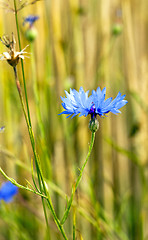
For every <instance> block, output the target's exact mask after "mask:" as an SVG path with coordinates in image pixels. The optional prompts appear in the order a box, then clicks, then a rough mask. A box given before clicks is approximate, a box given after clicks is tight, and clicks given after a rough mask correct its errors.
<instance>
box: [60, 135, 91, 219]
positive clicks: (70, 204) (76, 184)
mask: <svg viewBox="0 0 148 240" xmlns="http://www.w3.org/2000/svg"><path fill="white" fill-rule="evenodd" d="M94 140H95V132H92V135H91V143H90V146H89V151H88V154H87V157H86V160H85V162H84V164H83V166H82V167H81V169H80V174H79V176H78V178H77V181H76V182H75V184H74V186H73V188H72V193H71V197H70V199H69V201H68V205H67V208H66V211H65V213H64V215H63V218H62V220H61V224H64V222H65V221H66V219H67V217H68V215H69V212H70V209H71V206H72V202H73V198H74V194H75V192H76V190H77V188H78V185H79V183H80V181H81V178H82V174H83V171H84V168H85V166H86V164H87V161H88V159H89V156H90V154H91V152H92V149H93V145H94Z"/></svg>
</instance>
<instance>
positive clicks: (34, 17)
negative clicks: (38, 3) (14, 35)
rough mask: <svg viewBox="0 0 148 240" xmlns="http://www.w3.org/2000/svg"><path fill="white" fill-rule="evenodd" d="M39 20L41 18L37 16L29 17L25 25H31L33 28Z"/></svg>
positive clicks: (25, 20)
mask: <svg viewBox="0 0 148 240" xmlns="http://www.w3.org/2000/svg"><path fill="white" fill-rule="evenodd" d="M38 19H39V16H37V15H29V16H28V17H26V18H25V19H24V22H23V25H25V23H29V26H30V27H32V26H33V24H34V22H35V21H36V20H38Z"/></svg>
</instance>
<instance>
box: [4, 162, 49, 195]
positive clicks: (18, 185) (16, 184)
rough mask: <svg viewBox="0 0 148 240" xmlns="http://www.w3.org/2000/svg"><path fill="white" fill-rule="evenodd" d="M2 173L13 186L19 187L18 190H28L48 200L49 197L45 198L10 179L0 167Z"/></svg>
mask: <svg viewBox="0 0 148 240" xmlns="http://www.w3.org/2000/svg"><path fill="white" fill-rule="evenodd" d="M0 172H1V174H2V175H3V176H4V177H5V178H6V179H7V180H8V181H10V182H11V183H13V184H14V185H15V186H17V187H18V188H21V189H24V190H27V191H29V192H33V193H35V194H36V195H39V196H41V197H43V198H46V199H47V196H45V195H43V194H41V193H39V192H36V191H35V190H33V189H30V188H29V187H25V186H23V185H21V184H19V183H17V182H16V181H15V180H14V179H13V178H10V177H8V176H7V174H6V173H5V172H4V171H3V170H2V168H1V167H0ZM30 185H31V184H30Z"/></svg>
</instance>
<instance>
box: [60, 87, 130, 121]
mask: <svg viewBox="0 0 148 240" xmlns="http://www.w3.org/2000/svg"><path fill="white" fill-rule="evenodd" d="M88 93H89V91H87V92H84V90H83V88H82V87H80V90H79V92H78V91H76V90H75V89H70V93H68V92H67V91H65V94H66V97H61V99H62V101H63V102H62V106H63V108H64V109H65V110H64V111H63V112H62V113H60V114H59V115H61V114H67V115H68V116H67V117H70V116H71V117H72V118H73V117H75V116H76V115H78V114H80V115H79V117H81V116H85V117H86V116H87V115H88V114H90V115H91V117H96V116H97V115H99V116H100V117H101V116H105V114H107V113H109V112H112V113H114V114H118V113H121V112H120V110H119V109H120V108H121V107H123V106H124V105H125V104H126V103H127V100H124V98H125V95H121V93H120V92H119V93H118V95H117V97H116V98H115V99H114V100H112V97H110V98H108V99H106V100H105V95H106V88H103V90H102V91H101V89H100V87H98V88H97V90H96V91H95V90H93V91H92V95H90V96H88Z"/></svg>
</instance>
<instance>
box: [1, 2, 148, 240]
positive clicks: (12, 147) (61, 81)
mask: <svg viewBox="0 0 148 240" xmlns="http://www.w3.org/2000/svg"><path fill="white" fill-rule="evenodd" d="M17 8H18V10H19V11H18V20H19V29H20V33H21V45H22V48H24V47H25V46H26V45H28V44H29V47H28V48H27V49H26V51H27V52H28V53H29V55H28V56H29V58H25V60H24V67H25V77H26V85H27V92H28V99H29V107H30V113H31V119H32V125H33V130H34V134H35V139H36V144H37V151H38V153H39V155H40V158H41V164H42V169H43V172H44V176H45V178H46V182H47V184H48V189H49V192H50V194H51V196H52V200H53V204H54V207H55V210H56V213H57V215H58V217H59V218H60V219H61V218H62V216H63V213H64V210H65V208H66V195H68V196H70V194H71V188H72V185H73V183H74V181H75V179H76V177H77V176H78V174H79V168H80V167H81V166H82V164H83V162H84V160H85V158H86V155H87V152H88V148H89V143H90V137H91V133H90V130H89V129H88V123H89V120H90V119H89V116H87V117H86V118H85V117H81V118H79V117H75V118H73V119H70V118H68V119H67V118H66V116H64V115H60V116H58V114H59V113H60V112H61V111H62V106H61V99H60V96H64V95H65V92H64V90H67V91H68V92H69V90H70V88H72V89H73V88H75V89H76V90H79V88H80V87H81V86H82V87H83V88H84V90H85V91H87V90H90V94H91V90H93V89H97V87H101V89H103V88H104V87H106V89H107V90H106V92H107V94H106V97H107V98H109V97H111V96H112V97H114V98H115V97H116V95H117V94H118V92H119V91H120V92H121V93H122V94H126V99H127V100H128V104H127V105H126V106H125V107H123V108H122V109H121V111H122V114H119V115H118V116H116V115H113V114H109V115H108V117H104V118H98V120H99V123H100V128H99V131H98V132H97V133H96V139H95V145H94V148H93V152H92V154H91V157H90V159H89V161H88V164H87V167H86V169H85V171H84V174H83V178H82V181H81V184H80V186H79V188H78V191H77V192H76V196H75V199H74V203H75V204H74V207H73V208H72V209H71V214H70V216H69V217H68V220H67V221H66V223H65V224H64V229H65V231H66V233H67V235H68V239H72V221H73V216H72V215H73V210H75V211H76V235H77V239H84V240H90V239H108V240H111V239H113V240H116V239H121V240H128V239H129V240H141V239H144V240H147V239H148V229H147V223H148V213H147V210H148V183H147V179H148V103H147V101H148V94H147V90H148V45H147V40H148V15H147V9H148V1H146V0H141V1H139V0H112V1H109V0H102V1H101V0H100V1H97V0H54V1H52V0H50V1H49V0H41V1H29V0H28V1H27V0H26V1H23V0H22V1H19V0H18V1H17ZM13 9H14V2H13V0H9V1H8V0H5V1H2V0H1V1H0V36H3V35H4V34H6V35H9V36H10V37H11V34H12V32H13V33H14V36H15V38H16V42H17V50H18V49H19V47H18V39H17V32H16V24H15V15H14V12H13ZM28 15H38V16H39V19H38V20H37V21H36V22H35V24H34V28H35V29H36V30H35V31H36V32H37V33H38V35H37V37H36V39H35V41H33V42H31V43H30V42H29V41H28V40H27V39H26V31H27V29H28V25H27V23H26V24H25V25H24V24H23V22H24V18H25V17H27V16H28ZM5 51H7V50H6V47H5V46H4V45H3V44H1V43H0V53H3V52H5ZM17 69H18V75H19V79H20V81H21V83H22V72H21V64H20V63H19V64H18V65H17ZM22 89H23V83H22ZM0 126H5V131H4V132H3V133H0V166H1V167H2V169H3V170H4V171H5V172H6V173H7V174H8V176H10V177H13V178H14V179H16V180H17V181H18V182H19V183H21V184H23V185H26V184H27V183H26V179H27V180H28V181H30V182H31V183H32V177H31V170H30V169H31V163H30V162H31V158H32V157H33V153H32V149H31V144H30V140H29V135H28V132H27V127H26V123H25V119H24V116H23V112H22V109H21V104H20V101H19V96H18V92H17V89H16V85H15V79H14V73H13V68H12V67H11V66H10V65H8V64H7V62H4V61H1V62H0ZM4 181H6V180H5V179H4V178H3V177H2V176H0V185H1V184H2V183H3V182H4ZM49 219H50V236H49V235H48V236H47V234H46V224H45V220H44V214H43V209H42V203H41V199H40V197H38V196H36V195H34V194H32V193H29V192H25V191H24V190H19V194H18V195H17V196H16V197H15V198H14V201H13V202H12V203H9V204H6V203H5V202H3V201H1V203H0V239H1V240H6V239H8V240H9V239H10V240H14V239H15V240H16V239H21V240H22V239H23V240H30V239H35V240H38V239H52V240H54V239H62V236H61V235H60V234H59V232H58V230H57V227H56V225H55V223H54V221H53V219H52V217H51V214H50V213H49Z"/></svg>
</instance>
